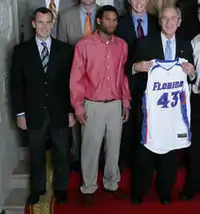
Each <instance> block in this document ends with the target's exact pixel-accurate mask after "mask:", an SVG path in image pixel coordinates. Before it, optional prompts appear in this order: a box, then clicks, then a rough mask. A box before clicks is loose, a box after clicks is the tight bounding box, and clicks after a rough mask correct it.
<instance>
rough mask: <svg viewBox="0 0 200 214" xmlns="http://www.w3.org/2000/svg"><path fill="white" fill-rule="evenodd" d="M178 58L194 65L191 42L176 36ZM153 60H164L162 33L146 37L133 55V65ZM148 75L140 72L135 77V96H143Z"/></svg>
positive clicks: (139, 43)
mask: <svg viewBox="0 0 200 214" xmlns="http://www.w3.org/2000/svg"><path fill="white" fill-rule="evenodd" d="M176 57H181V58H185V59H187V60H188V61H189V62H190V63H192V64H193V49H192V45H191V43H190V41H189V40H186V39H182V38H180V37H178V36H176ZM152 59H162V60H164V52H163V46H162V40H161V34H160V33H159V34H157V35H155V36H153V37H151V36H150V37H145V38H143V39H141V40H140V41H139V42H138V44H137V47H136V48H135V53H134V55H133V59H132V64H133V63H135V62H140V61H143V60H144V61H149V60H152ZM147 75H148V74H147V73H144V72H138V73H136V74H135V75H134V77H133V79H132V81H133V82H132V85H133V86H134V92H135V95H137V94H138V93H139V94H140V95H141V94H142V93H143V92H144V91H145V89H146V83H147ZM188 81H189V82H190V83H194V82H195V81H196V78H195V79H194V80H193V81H190V78H188Z"/></svg>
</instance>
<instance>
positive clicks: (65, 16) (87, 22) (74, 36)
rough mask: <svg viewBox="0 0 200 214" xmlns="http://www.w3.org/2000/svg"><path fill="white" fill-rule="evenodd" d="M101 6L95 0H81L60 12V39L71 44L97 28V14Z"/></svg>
mask: <svg viewBox="0 0 200 214" xmlns="http://www.w3.org/2000/svg"><path fill="white" fill-rule="evenodd" d="M98 9H99V6H98V5H96V2H95V0H81V1H80V5H78V6H76V7H73V8H71V9H70V10H64V11H63V12H62V13H61V14H60V19H59V25H58V39H60V40H61V41H63V42H66V43H69V44H71V45H76V43H77V42H78V41H79V40H80V39H82V38H84V37H86V36H88V35H90V34H91V33H92V32H93V31H94V30H95V16H96V12H97V10H98Z"/></svg>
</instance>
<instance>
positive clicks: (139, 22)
mask: <svg viewBox="0 0 200 214" xmlns="http://www.w3.org/2000/svg"><path fill="white" fill-rule="evenodd" d="M137 22H138V26H137V37H138V39H140V38H142V37H143V36H144V31H143V28H142V19H138V20H137Z"/></svg>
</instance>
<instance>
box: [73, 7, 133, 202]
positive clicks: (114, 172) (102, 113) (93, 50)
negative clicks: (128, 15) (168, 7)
mask: <svg viewBox="0 0 200 214" xmlns="http://www.w3.org/2000/svg"><path fill="white" fill-rule="evenodd" d="M96 17H97V19H96V21H97V31H96V32H95V33H93V34H92V35H90V36H88V37H86V38H85V39H83V40H81V41H80V42H78V44H77V45H76V47H75V55H74V60H73V64H72V70H71V77H70V90H71V103H72V106H73V107H74V109H75V113H76V117H77V119H78V121H79V122H80V123H81V125H82V148H81V169H82V176H83V184H82V186H81V188H80V190H81V192H82V194H83V204H84V205H92V204H93V202H94V201H93V200H94V193H95V192H96V190H97V188H98V186H97V175H98V160H99V153H100V148H101V144H102V140H103V138H104V136H105V168H104V176H103V186H104V190H105V191H107V192H109V193H112V194H114V195H115V196H116V197H118V198H124V197H125V196H126V195H125V194H124V192H123V191H122V190H121V189H120V188H119V186H118V182H119V181H120V172H119V167H118V159H119V152H120V151H119V150H120V141H121V129H122V123H123V122H126V121H127V120H128V117H129V109H130V105H129V101H130V99H131V97H130V92H129V86H128V79H127V77H126V75H125V73H124V66H125V63H126V59H127V53H128V49H127V44H126V42H125V41H124V40H122V39H120V38H118V37H116V36H114V35H113V34H114V31H115V30H116V27H117V23H118V13H117V10H116V8H115V7H113V6H110V5H106V6H103V7H101V8H100V9H99V10H98V12H97V16H96Z"/></svg>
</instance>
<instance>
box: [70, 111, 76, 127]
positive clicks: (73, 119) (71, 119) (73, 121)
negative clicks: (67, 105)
mask: <svg viewBox="0 0 200 214" xmlns="http://www.w3.org/2000/svg"><path fill="white" fill-rule="evenodd" d="M75 124H76V119H75V116H74V114H72V113H69V127H73V126H74V125H75Z"/></svg>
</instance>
